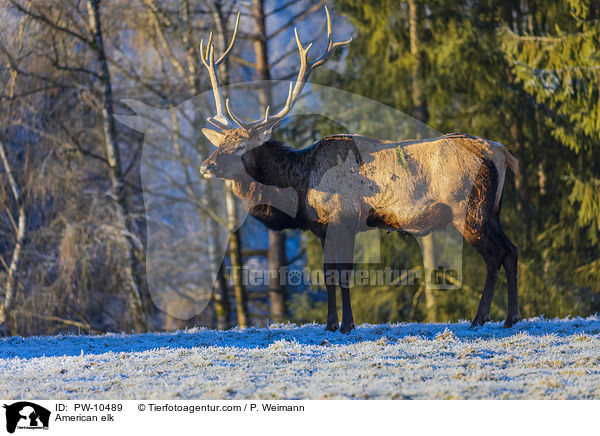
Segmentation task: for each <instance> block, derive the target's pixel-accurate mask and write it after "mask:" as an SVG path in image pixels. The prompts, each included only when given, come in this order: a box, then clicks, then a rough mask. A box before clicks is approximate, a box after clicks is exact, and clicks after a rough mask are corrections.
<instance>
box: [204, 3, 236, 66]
mask: <svg viewBox="0 0 600 436" xmlns="http://www.w3.org/2000/svg"><path fill="white" fill-rule="evenodd" d="M240 14H241V12H238V14H237V18H236V19H235V26H234V27H233V35H232V36H231V42H230V43H229V46H228V47H227V49H226V50H225V53H223V54H222V55H221V57H220V58H219V60H218V61H217V62H216V63H215V65H216V66H217V67H218V66H219V65H221V62H223V61H224V60H225V59H226V58H227V56H228V55H229V52H230V51H231V49H232V48H233V44H235V38H236V37H237V32H238V27H239V26H240ZM211 35H212V34H211Z"/></svg>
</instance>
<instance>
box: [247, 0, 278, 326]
mask: <svg viewBox="0 0 600 436" xmlns="http://www.w3.org/2000/svg"><path fill="white" fill-rule="evenodd" d="M252 16H253V18H254V26H255V32H256V39H255V40H254V56H255V59H256V75H257V78H258V79H259V80H271V70H270V68H269V50H268V40H267V28H266V20H265V8H264V1H263V0H252ZM259 99H260V105H261V108H263V109H264V108H266V107H267V106H272V95H271V92H270V88H269V86H268V85H266V86H264V87H261V88H260V91H259ZM285 243H286V235H285V233H284V232H275V231H273V230H269V250H268V255H267V260H268V263H269V300H270V302H271V319H273V320H274V321H283V320H284V319H285V317H286V315H287V307H286V300H287V298H286V294H287V292H286V287H285V284H283V283H285V282H284V281H283V280H282V278H285V276H284V277H281V276H282V275H283V274H285V267H286V264H287V259H286V250H285Z"/></svg>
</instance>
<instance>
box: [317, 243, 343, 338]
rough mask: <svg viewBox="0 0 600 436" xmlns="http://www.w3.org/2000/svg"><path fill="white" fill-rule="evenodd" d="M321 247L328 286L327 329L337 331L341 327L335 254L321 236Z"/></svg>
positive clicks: (326, 284)
mask: <svg viewBox="0 0 600 436" xmlns="http://www.w3.org/2000/svg"><path fill="white" fill-rule="evenodd" d="M321 247H323V275H324V277H323V278H324V280H325V287H326V288H327V324H326V326H325V330H329V331H331V332H335V331H336V330H337V329H338V328H339V327H340V324H339V321H338V313H337V302H336V300H335V288H336V286H337V280H336V279H335V275H334V274H335V254H334V253H332V252H331V251H330V247H327V248H325V238H321Z"/></svg>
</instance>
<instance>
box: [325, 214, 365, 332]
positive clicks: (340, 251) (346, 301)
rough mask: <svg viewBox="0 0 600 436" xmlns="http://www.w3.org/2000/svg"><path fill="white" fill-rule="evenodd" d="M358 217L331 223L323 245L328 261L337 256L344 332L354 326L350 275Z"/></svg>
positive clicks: (326, 260) (342, 330) (342, 329)
mask: <svg viewBox="0 0 600 436" xmlns="http://www.w3.org/2000/svg"><path fill="white" fill-rule="evenodd" d="M357 224H358V218H356V217H353V218H352V219H348V220H343V221H342V222H338V223H335V224H330V225H329V226H328V228H327V235H326V238H325V243H324V245H323V256H324V260H325V262H327V263H330V262H331V259H333V258H335V263H336V266H337V277H338V284H339V285H340V289H341V291H342V326H341V329H340V331H341V332H342V333H350V331H351V330H352V329H353V328H354V318H353V316H352V306H351V304H350V283H349V279H350V275H351V273H352V269H353V265H354V264H353V262H354V240H355V237H356V227H357Z"/></svg>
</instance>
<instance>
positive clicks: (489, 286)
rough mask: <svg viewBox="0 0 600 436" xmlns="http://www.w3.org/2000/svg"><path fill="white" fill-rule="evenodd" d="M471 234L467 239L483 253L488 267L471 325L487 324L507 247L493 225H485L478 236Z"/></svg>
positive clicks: (482, 255)
mask: <svg viewBox="0 0 600 436" xmlns="http://www.w3.org/2000/svg"><path fill="white" fill-rule="evenodd" d="M469 236H470V237H468V238H467V240H468V241H469V243H471V245H472V246H473V248H475V250H477V252H478V253H479V254H480V255H481V257H482V258H483V260H484V261H485V266H486V268H487V274H486V279H485V285H484V286H483V292H482V294H481V300H480V301H479V307H478V309H477V314H476V315H475V318H473V321H471V327H476V326H481V325H483V324H485V322H486V321H489V319H490V305H491V304H492V297H493V296H494V288H495V287H496V282H497V280H498V270H499V269H500V266H501V265H502V261H503V260H504V257H505V256H506V249H505V248H504V243H503V240H502V238H501V237H500V235H499V233H498V232H496V231H495V229H494V228H493V226H491V225H489V226H485V227H484V229H483V234H481V235H478V237H477V238H474V237H473V236H472V235H469Z"/></svg>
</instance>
